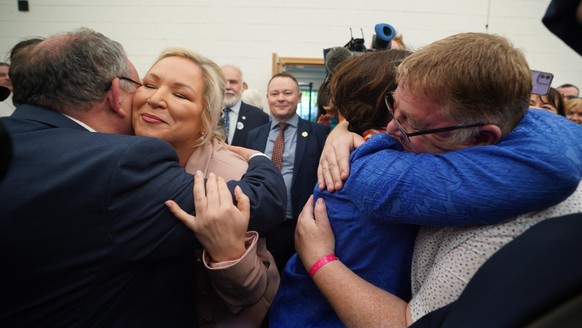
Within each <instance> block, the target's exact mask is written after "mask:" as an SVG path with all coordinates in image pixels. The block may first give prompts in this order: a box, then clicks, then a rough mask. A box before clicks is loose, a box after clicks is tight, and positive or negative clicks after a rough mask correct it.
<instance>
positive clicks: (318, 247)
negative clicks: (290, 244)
mask: <svg viewBox="0 0 582 328" xmlns="http://www.w3.org/2000/svg"><path fill="white" fill-rule="evenodd" d="M314 214H315V217H314ZM334 248H335V236H334V235H333V230H332V229H331V225H330V224H329V219H328V217H327V210H326V207H325V201H324V200H323V198H319V199H318V200H317V204H316V205H315V211H314V209H313V195H312V196H311V197H309V200H308V201H307V203H306V204H305V206H304V207H303V210H302V211H301V214H299V218H297V228H296V229H295V249H296V250H297V254H299V258H300V259H301V262H303V265H304V266H305V269H306V270H307V271H309V269H310V268H311V266H312V265H313V263H315V262H316V261H317V260H318V259H319V258H321V257H323V256H325V255H329V254H331V253H333V252H334Z"/></svg>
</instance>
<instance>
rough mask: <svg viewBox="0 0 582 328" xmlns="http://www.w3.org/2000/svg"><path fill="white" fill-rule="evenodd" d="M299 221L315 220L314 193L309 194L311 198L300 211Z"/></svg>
mask: <svg viewBox="0 0 582 328" xmlns="http://www.w3.org/2000/svg"><path fill="white" fill-rule="evenodd" d="M299 221H302V222H303V221H313V195H311V196H309V199H308V200H307V202H306V203H305V206H303V210H302V211H301V213H299V217H298V218H297V223H298V224H299Z"/></svg>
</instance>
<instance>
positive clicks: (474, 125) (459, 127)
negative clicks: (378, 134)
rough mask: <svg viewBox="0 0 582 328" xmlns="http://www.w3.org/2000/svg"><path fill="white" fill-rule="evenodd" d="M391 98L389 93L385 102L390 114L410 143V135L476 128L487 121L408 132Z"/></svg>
mask: <svg viewBox="0 0 582 328" xmlns="http://www.w3.org/2000/svg"><path fill="white" fill-rule="evenodd" d="M391 100H392V97H391V96H390V94H387V95H386V97H385V98H384V102H385V103H386V107H387V108H388V115H390V116H391V117H392V120H393V121H394V123H396V126H397V127H398V130H400V134H401V135H402V136H401V139H402V140H404V141H405V142H406V143H410V137H414V136H421V135H424V134H432V133H439V132H448V131H454V130H458V129H468V128H474V127H477V126H483V125H485V123H470V124H461V125H455V126H448V127H445V128H438V129H430V130H424V131H416V132H408V131H406V130H405V129H404V127H403V126H402V124H400V121H399V120H398V119H397V118H396V117H395V116H394V110H393V109H392V106H391V105H390V103H391Z"/></svg>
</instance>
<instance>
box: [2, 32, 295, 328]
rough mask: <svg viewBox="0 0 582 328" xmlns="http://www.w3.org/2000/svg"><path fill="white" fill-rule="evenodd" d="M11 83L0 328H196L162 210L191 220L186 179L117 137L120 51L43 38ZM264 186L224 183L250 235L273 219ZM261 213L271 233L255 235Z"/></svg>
mask: <svg viewBox="0 0 582 328" xmlns="http://www.w3.org/2000/svg"><path fill="white" fill-rule="evenodd" d="M11 77H12V81H13V83H14V86H15V88H14V91H15V93H14V99H15V102H17V103H18V104H20V105H19V106H18V107H17V109H16V111H15V113H14V114H13V115H12V116H11V117H6V118H1V122H2V124H4V126H5V127H6V129H7V130H8V132H9V133H10V136H11V139H12V145H13V160H12V163H11V167H10V170H9V171H8V173H7V174H6V176H5V177H4V179H3V181H2V182H1V183H0V199H2V201H1V202H0V240H1V244H2V247H1V250H0V262H1V263H2V268H3V269H2V270H1V272H0V326H3V327H14V326H43V327H51V326H77V327H88V326H92V327H93V326H99V327H101V326H102V327H162V326H166V327H196V326H197V318H196V309H195V295H196V293H195V289H194V288H195V283H194V282H195V280H196V277H195V273H196V270H195V261H196V255H195V251H196V249H195V248H197V247H200V243H199V242H198V240H197V239H196V237H195V235H194V234H193V233H192V231H191V230H189V229H187V228H186V227H185V226H184V225H183V224H182V223H181V222H180V221H179V220H178V219H176V218H175V217H174V216H173V215H172V214H171V213H170V211H169V210H168V209H167V208H166V206H165V205H164V202H165V201H166V200H169V199H172V200H175V201H176V202H177V203H178V204H179V205H180V206H181V207H182V208H183V209H184V210H185V211H187V212H189V213H192V212H193V210H194V206H193V191H192V188H193V177H192V176H191V175H189V174H187V173H186V172H185V171H184V169H183V168H182V167H181V166H180V165H179V163H178V157H177V155H176V152H175V151H174V149H173V148H172V147H171V146H170V145H169V144H168V143H166V142H164V141H161V140H158V139H153V138H147V137H136V136H129V135H128V134H131V133H132V132H133V131H132V127H131V110H132V99H133V93H134V92H135V91H136V90H137V88H138V87H139V86H140V85H141V84H140V83H139V82H137V81H139V76H138V74H137V71H136V69H135V68H134V67H133V65H132V64H131V62H130V61H129V60H128V59H127V56H126V54H125V51H124V50H123V48H122V47H121V45H120V44H119V43H117V42H115V41H112V40H110V39H109V38H107V37H105V36H103V35H102V34H100V33H97V32H95V31H92V30H89V29H80V30H77V31H74V32H70V33H66V34H61V35H57V36H53V37H50V38H48V39H46V40H44V41H43V42H41V43H39V44H38V45H36V46H35V47H34V48H32V49H31V50H30V51H27V52H22V53H20V54H18V55H17V56H16V57H15V58H14V60H13V62H12V67H11ZM277 181H279V183H281V184H282V183H283V182H282V180H281V178H280V175H279V172H278V171H277V169H276V168H275V166H274V165H273V164H272V162H271V161H270V160H269V159H268V158H267V157H266V156H255V157H253V158H252V159H250V160H249V170H248V172H247V175H245V176H244V178H243V180H241V181H240V182H238V181H235V182H230V183H229V188H231V191H232V188H234V186H235V185H237V184H238V185H240V186H241V188H242V190H243V192H245V194H247V195H248V196H249V198H250V200H251V203H252V204H251V221H253V220H254V221H255V222H254V223H251V226H253V225H255V224H261V225H265V224H266V225H269V224H274V225H276V224H277V222H278V218H280V219H281V220H282V219H283V216H284V210H282V209H281V208H284V197H285V196H284V195H285V190H284V188H278V187H277V185H276V182H277ZM270 211H272V213H271V212H270ZM265 212H269V213H270V214H271V215H272V216H269V219H274V222H272V223H271V222H270V221H265V222H258V221H259V220H257V218H259V216H258V215H257V214H258V213H265ZM251 228H252V227H251Z"/></svg>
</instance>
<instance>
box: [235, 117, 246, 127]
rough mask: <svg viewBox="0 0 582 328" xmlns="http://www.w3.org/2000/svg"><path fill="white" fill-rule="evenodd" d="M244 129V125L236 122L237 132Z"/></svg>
mask: <svg viewBox="0 0 582 328" xmlns="http://www.w3.org/2000/svg"><path fill="white" fill-rule="evenodd" d="M243 120H244V116H243ZM244 128H245V125H244V124H243V122H237V123H236V129H237V130H242V129H244Z"/></svg>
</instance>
